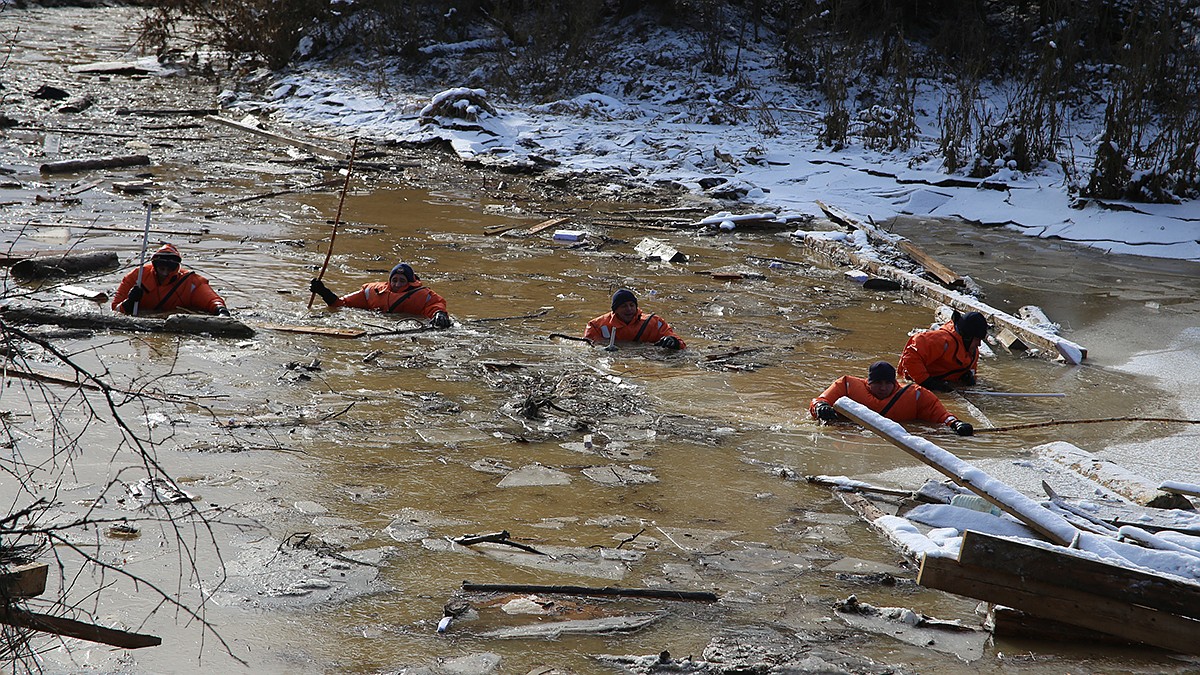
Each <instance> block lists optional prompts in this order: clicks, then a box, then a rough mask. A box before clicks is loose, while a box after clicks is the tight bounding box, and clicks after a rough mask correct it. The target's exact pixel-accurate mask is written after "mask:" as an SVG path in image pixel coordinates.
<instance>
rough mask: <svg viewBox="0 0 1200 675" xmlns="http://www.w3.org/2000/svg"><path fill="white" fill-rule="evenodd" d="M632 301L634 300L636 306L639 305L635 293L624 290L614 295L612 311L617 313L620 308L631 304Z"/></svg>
mask: <svg viewBox="0 0 1200 675" xmlns="http://www.w3.org/2000/svg"><path fill="white" fill-rule="evenodd" d="M630 300H632V301H633V303H634V304H635V305H636V304H637V296H636V295H634V294H633V291H631V290H629V289H628V288H622V289H621V290H619V291H617V292H616V293H613V298H612V310H613V311H614V312H615V311H617V308H618V307H620V306H621V305H623V304H625V303H627V302H629V301H630Z"/></svg>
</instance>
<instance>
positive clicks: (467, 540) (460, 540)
mask: <svg viewBox="0 0 1200 675" xmlns="http://www.w3.org/2000/svg"><path fill="white" fill-rule="evenodd" d="M450 541H452V542H454V543H455V544H458V545H459V546H471V545H472V544H483V543H491V544H504V545H505V546H512V547H513V548H519V549H521V550H522V551H528V552H529V553H534V554H536V555H544V556H546V557H547V558H550V559H551V560H557V558H555V557H554V556H552V555H550V554H549V553H543V552H542V551H539V550H537V549H536V548H534V547H532V546H527V545H525V544H522V543H519V542H515V541H513V540H512V539H510V538H509V534H508V530H500V531H499V532H492V533H491V534H473V535H465V536H462V537H456V538H454V539H451V540H450Z"/></svg>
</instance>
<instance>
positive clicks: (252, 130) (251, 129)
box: [204, 115, 349, 159]
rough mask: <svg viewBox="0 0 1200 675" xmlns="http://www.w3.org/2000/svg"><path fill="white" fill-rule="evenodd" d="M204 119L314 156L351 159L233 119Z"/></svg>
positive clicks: (306, 142)
mask: <svg viewBox="0 0 1200 675" xmlns="http://www.w3.org/2000/svg"><path fill="white" fill-rule="evenodd" d="M204 119H206V120H209V121H212V122H216V123H217V124H224V125H225V126H227V127H230V128H232V129H237V130H239V131H244V132H246V133H248V134H254V135H255V136H262V137H263V138H269V139H271V140H273V141H278V142H279V143H284V144H286V145H292V146H295V147H297V148H303V149H305V150H308V151H309V152H311V153H313V154H314V155H321V156H324V157H332V158H334V159H346V158H347V157H349V155H348V154H346V153H344V152H342V151H341V150H331V149H329V148H325V147H322V146H320V145H317V144H316V143H309V142H308V141H302V140H300V139H298V138H291V137H289V136H284V135H282V134H276V133H272V132H270V131H266V130H263V129H259V128H258V127H255V126H252V125H249V124H243V123H241V122H236V121H234V120H231V119H226V118H224V117H221V116H220V115H208V116H206V117H205V118H204Z"/></svg>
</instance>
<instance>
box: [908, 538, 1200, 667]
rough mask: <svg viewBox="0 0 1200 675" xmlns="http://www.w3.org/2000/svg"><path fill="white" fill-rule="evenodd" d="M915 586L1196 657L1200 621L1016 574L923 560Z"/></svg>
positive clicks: (1199, 648)
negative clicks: (995, 604)
mask: <svg viewBox="0 0 1200 675" xmlns="http://www.w3.org/2000/svg"><path fill="white" fill-rule="evenodd" d="M917 583H919V584H920V585H922V586H925V587H927V588H936V589H938V590H942V591H946V592H948V593H954V594H957V595H964V596H966V597H969V598H975V599H977V600H984V601H987V602H993V603H998V604H1003V605H1007V606H1009V607H1013V608H1016V609H1019V610H1022V611H1025V612H1029V613H1030V614H1036V615H1037V616H1040V617H1044V618H1047V619H1053V620H1055V621H1061V622H1063V623H1069V624H1071V625H1074V626H1082V627H1084V628H1089V629H1091V630H1097V631H1100V632H1102V633H1108V634H1111V635H1116V636H1118V637H1122V638H1125V639H1128V640H1132V641H1134V642H1142V643H1145V644H1148V645H1154V646H1156V647H1162V648H1163V649H1169V650H1172V651H1176V652H1179V653H1182V654H1200V640H1197V639H1196V635H1198V634H1200V622H1197V621H1195V620H1193V619H1188V618H1185V617H1181V616H1176V615H1174V614H1169V613H1167V612H1162V611H1159V610H1156V609H1152V608H1149V607H1143V606H1141V605H1135V604H1132V603H1128V602H1123V601H1119V600H1113V599H1111V598H1105V597H1101V596H1098V595H1093V594H1091V593H1086V592H1083V591H1079V590H1075V589H1073V588H1066V587H1064V586H1060V585H1057V584H1052V583H1046V582H1042V581H1033V580H1030V579H1027V578H1024V577H1021V576H1018V575H1016V574H1008V573H1006V572H999V571H994V570H987V569H982V568H978V567H973V566H971V565H964V564H960V563H958V562H956V561H955V560H954V559H952V558H938V557H933V556H925V558H924V560H922V561H921V571H920V573H919V574H918V576H917Z"/></svg>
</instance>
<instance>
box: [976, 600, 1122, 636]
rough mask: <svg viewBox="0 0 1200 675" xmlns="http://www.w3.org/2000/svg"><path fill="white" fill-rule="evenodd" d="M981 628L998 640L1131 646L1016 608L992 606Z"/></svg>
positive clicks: (1103, 634)
mask: <svg viewBox="0 0 1200 675" xmlns="http://www.w3.org/2000/svg"><path fill="white" fill-rule="evenodd" d="M984 627H986V628H987V629H989V630H990V631H991V632H992V635H994V636H996V637H998V638H1022V639H1028V640H1054V641H1056V642H1092V643H1096V642H1099V643H1105V644H1114V645H1130V644H1134V643H1133V642H1132V641H1130V640H1125V639H1122V638H1119V637H1117V636H1115V635H1109V634H1108V633H1101V632H1100V631H1098V630H1090V629H1087V628H1083V627H1081V626H1072V625H1071V624H1069V623H1063V622H1061V621H1055V620H1053V619H1046V618H1043V617H1040V616H1035V615H1033V614H1030V613H1028V612H1022V611H1021V610H1019V609H1013V608H1012V607H1005V606H1003V605H991V606H990V607H989V608H988V613H987V617H986V618H985V619H984Z"/></svg>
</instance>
